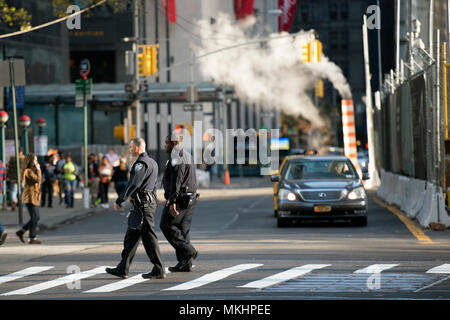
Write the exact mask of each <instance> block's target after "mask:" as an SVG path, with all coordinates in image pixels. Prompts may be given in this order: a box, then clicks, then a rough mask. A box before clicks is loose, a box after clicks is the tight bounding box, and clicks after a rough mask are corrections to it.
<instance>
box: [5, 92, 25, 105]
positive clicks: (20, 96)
mask: <svg viewBox="0 0 450 320" xmlns="http://www.w3.org/2000/svg"><path fill="white" fill-rule="evenodd" d="M15 89H16V90H15V91H16V108H17V109H23V108H25V87H24V86H20V87H15ZM12 107H13V103H12V88H9V92H8V108H12Z"/></svg>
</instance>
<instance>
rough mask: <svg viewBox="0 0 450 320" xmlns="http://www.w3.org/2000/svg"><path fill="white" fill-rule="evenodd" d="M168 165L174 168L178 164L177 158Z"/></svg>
mask: <svg viewBox="0 0 450 320" xmlns="http://www.w3.org/2000/svg"><path fill="white" fill-rule="evenodd" d="M170 163H171V164H172V167H175V166H176V165H177V164H178V163H179V161H178V159H177V158H173V159H172V161H171V162H170Z"/></svg>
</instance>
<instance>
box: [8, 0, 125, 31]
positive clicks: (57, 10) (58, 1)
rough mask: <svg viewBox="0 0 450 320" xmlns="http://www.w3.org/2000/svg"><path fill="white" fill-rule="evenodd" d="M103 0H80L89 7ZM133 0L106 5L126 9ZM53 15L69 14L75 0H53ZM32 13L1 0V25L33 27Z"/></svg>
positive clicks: (110, 0)
mask: <svg viewBox="0 0 450 320" xmlns="http://www.w3.org/2000/svg"><path fill="white" fill-rule="evenodd" d="M100 1H102V0H80V1H78V3H79V4H80V7H82V8H87V7H89V6H91V5H93V4H96V3H99V2H100ZM130 3H131V0H108V1H107V2H106V5H107V6H108V7H109V8H110V9H111V10H112V11H113V12H119V11H122V10H125V9H126V8H127V6H128V5H129V4H130ZM51 4H52V8H53V16H55V17H57V18H60V17H64V16H66V15H67V8H68V7H69V6H71V5H73V0H51ZM31 18H32V16H31V14H30V13H28V11H27V10H26V9H24V8H16V7H14V6H9V5H8V4H7V3H6V1H5V0H0V25H2V24H6V25H7V26H8V27H11V28H12V27H18V28H20V29H21V30H26V29H30V28H31Z"/></svg>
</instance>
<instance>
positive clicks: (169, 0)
mask: <svg viewBox="0 0 450 320" xmlns="http://www.w3.org/2000/svg"><path fill="white" fill-rule="evenodd" d="M163 7H164V14H165V15H166V16H167V15H168V16H169V22H177V12H176V8H175V0H164V2H163ZM167 9H169V10H167ZM167 11H168V12H167Z"/></svg>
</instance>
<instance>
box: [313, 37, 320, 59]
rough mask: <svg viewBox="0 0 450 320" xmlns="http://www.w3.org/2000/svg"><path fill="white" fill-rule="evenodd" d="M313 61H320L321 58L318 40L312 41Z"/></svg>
mask: <svg viewBox="0 0 450 320" xmlns="http://www.w3.org/2000/svg"><path fill="white" fill-rule="evenodd" d="M312 51H313V62H320V60H322V42H320V41H319V40H314V41H313V50H312Z"/></svg>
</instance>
